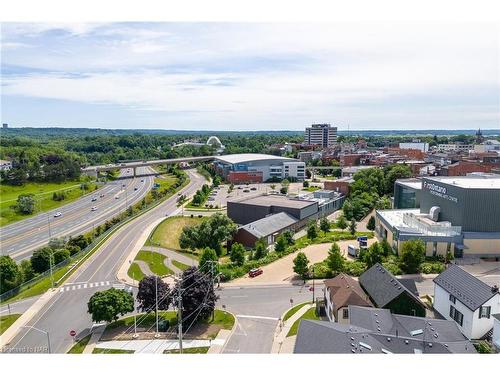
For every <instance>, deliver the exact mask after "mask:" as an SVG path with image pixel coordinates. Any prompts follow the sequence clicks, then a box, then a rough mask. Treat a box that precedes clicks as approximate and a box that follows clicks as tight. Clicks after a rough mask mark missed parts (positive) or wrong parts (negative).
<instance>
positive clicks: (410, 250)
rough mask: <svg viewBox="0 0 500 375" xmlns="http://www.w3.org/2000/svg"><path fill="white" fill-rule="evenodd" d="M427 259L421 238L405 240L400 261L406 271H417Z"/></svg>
mask: <svg viewBox="0 0 500 375" xmlns="http://www.w3.org/2000/svg"><path fill="white" fill-rule="evenodd" d="M424 260H425V245H424V243H423V242H422V241H421V240H409V241H404V242H403V245H402V246H401V253H400V256H399V261H400V262H401V268H402V269H403V270H404V271H405V272H406V273H417V272H418V270H419V267H420V265H421V264H422V262H423V261H424Z"/></svg>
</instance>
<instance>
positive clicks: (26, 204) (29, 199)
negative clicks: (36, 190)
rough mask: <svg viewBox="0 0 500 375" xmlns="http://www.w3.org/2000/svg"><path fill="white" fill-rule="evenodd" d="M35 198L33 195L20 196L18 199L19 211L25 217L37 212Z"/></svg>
mask: <svg viewBox="0 0 500 375" xmlns="http://www.w3.org/2000/svg"><path fill="white" fill-rule="evenodd" d="M35 205H36V201H35V196H34V195H33V194H19V195H18V197H17V210H18V211H19V212H20V213H22V214H24V215H31V214H32V213H33V212H35Z"/></svg>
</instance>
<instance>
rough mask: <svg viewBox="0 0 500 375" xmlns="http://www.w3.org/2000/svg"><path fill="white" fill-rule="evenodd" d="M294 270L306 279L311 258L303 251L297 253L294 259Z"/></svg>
mask: <svg viewBox="0 0 500 375" xmlns="http://www.w3.org/2000/svg"><path fill="white" fill-rule="evenodd" d="M293 272H295V273H296V274H297V275H299V276H300V277H301V278H302V280H305V279H306V277H307V274H308V273H309V259H307V256H306V254H304V253H303V252H302V251H301V252H299V253H298V254H297V256H296V257H295V259H294V260H293Z"/></svg>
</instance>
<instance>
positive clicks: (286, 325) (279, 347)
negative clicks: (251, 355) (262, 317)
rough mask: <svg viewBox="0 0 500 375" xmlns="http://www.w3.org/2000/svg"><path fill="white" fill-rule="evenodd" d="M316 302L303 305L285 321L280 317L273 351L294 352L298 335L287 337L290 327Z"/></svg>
mask: <svg viewBox="0 0 500 375" xmlns="http://www.w3.org/2000/svg"><path fill="white" fill-rule="evenodd" d="M313 306H314V304H312V303H310V304H307V305H304V306H302V307H301V308H300V309H299V310H298V311H296V312H295V314H293V315H292V316H291V317H289V318H288V319H287V320H286V321H285V322H283V320H282V319H280V323H279V324H278V327H276V332H275V333H274V341H273V347H272V349H271V353H293V347H294V345H295V339H296V338H297V337H296V336H291V337H287V336H286V335H288V332H289V331H290V328H292V326H293V323H295V322H296V321H297V320H298V319H300V318H301V317H302V315H304V314H305V313H306V311H307V310H309V309H310V308H311V307H313Z"/></svg>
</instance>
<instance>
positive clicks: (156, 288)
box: [155, 276, 160, 338]
mask: <svg viewBox="0 0 500 375" xmlns="http://www.w3.org/2000/svg"><path fill="white" fill-rule="evenodd" d="M155 300H156V301H155V309H156V334H155V337H156V338H158V337H159V336H160V334H159V333H158V276H156V277H155Z"/></svg>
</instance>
